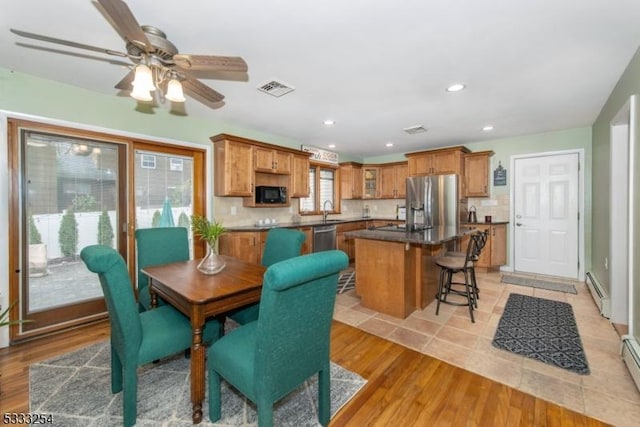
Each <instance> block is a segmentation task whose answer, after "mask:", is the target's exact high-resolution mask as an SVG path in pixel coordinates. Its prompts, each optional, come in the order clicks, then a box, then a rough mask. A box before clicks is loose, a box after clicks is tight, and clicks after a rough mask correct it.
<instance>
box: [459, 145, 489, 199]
mask: <svg viewBox="0 0 640 427" xmlns="http://www.w3.org/2000/svg"><path fill="white" fill-rule="evenodd" d="M491 156H493V151H478V152H475V153H467V154H465V155H464V180H465V185H464V193H463V197H489V195H490V191H489V189H490V188H491V187H490V183H491V170H490V163H491Z"/></svg>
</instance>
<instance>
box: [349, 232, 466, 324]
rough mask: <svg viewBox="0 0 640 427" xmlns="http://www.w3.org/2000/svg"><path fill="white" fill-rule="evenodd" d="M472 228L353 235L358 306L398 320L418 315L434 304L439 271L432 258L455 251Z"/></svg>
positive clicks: (353, 233) (356, 233) (350, 233)
mask: <svg viewBox="0 0 640 427" xmlns="http://www.w3.org/2000/svg"><path fill="white" fill-rule="evenodd" d="M475 229H476V228H475V227H473V226H465V227H456V226H453V227H434V228H431V229H428V230H424V231H414V232H409V231H406V230H403V229H401V228H395V229H393V228H389V227H383V229H373V230H357V231H350V232H347V233H345V236H346V237H348V238H353V239H355V245H356V259H355V269H356V288H355V289H356V294H357V295H358V296H359V297H360V298H361V302H362V306H363V307H366V308H370V309H372V310H375V311H377V312H380V313H384V314H388V315H390V316H394V317H398V318H402V319H404V318H406V317H407V316H408V315H409V314H411V313H412V312H413V311H415V310H422V309H423V308H425V307H426V306H427V305H429V303H431V301H433V300H434V299H435V295H436V292H437V290H438V276H439V271H440V269H439V267H438V266H436V265H435V258H436V257H438V256H440V255H442V254H443V253H444V252H446V251H447V250H448V249H454V248H457V242H459V241H460V240H461V239H462V238H463V237H464V236H465V235H467V234H469V233H472V232H473V231H474V230H475Z"/></svg>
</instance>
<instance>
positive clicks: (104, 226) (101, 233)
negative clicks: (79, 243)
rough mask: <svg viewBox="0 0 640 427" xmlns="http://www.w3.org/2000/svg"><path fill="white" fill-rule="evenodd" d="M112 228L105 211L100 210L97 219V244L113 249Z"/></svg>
mask: <svg viewBox="0 0 640 427" xmlns="http://www.w3.org/2000/svg"><path fill="white" fill-rule="evenodd" d="M113 237H114V235H113V227H112V226H111V218H109V214H108V213H107V210H106V209H103V210H102V213H101V214H100V218H99V219H98V244H99V245H105V246H109V247H110V248H112V247H113Z"/></svg>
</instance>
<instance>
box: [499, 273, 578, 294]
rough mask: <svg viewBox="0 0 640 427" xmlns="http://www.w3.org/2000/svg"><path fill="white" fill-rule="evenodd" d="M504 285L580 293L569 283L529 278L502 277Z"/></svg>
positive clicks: (505, 275)
mask: <svg viewBox="0 0 640 427" xmlns="http://www.w3.org/2000/svg"><path fill="white" fill-rule="evenodd" d="M502 283H509V284H511V285H520V286H529V287H532V288H538V289H547V290H550V291H558V292H566V293H570V294H577V293H578V292H577V291H576V287H575V286H573V285H571V284H569V283H558V282H550V281H548V280H539V279H531V278H529V277H521V276H511V275H507V274H504V275H503V276H502Z"/></svg>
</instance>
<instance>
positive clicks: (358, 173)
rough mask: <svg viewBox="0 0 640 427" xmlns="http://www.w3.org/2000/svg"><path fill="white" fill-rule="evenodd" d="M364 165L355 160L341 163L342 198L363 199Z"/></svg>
mask: <svg viewBox="0 0 640 427" xmlns="http://www.w3.org/2000/svg"><path fill="white" fill-rule="evenodd" d="M363 185H364V184H363V180H362V165H361V164H360V163H355V162H346V163H341V164H340V198H341V199H362V190H363Z"/></svg>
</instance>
